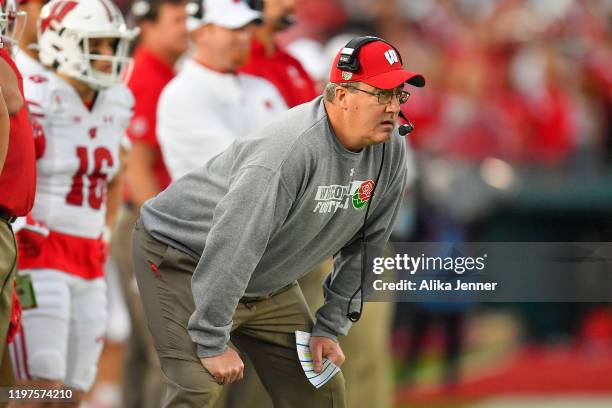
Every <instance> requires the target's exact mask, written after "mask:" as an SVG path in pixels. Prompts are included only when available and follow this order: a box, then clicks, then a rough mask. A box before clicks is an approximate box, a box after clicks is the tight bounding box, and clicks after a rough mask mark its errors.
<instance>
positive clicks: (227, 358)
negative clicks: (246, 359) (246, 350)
mask: <svg viewBox="0 0 612 408" xmlns="http://www.w3.org/2000/svg"><path fill="white" fill-rule="evenodd" d="M200 361H202V365H203V366H204V368H205V369H206V370H207V371H208V372H209V373H210V374H211V375H212V376H213V377H214V378H215V380H216V381H217V383H218V384H220V385H224V384H230V383H233V382H234V381H236V380H241V379H242V376H243V374H244V363H243V362H242V359H241V358H240V356H239V355H238V353H237V352H236V350H234V349H233V348H231V347H230V348H228V349H227V351H226V352H225V353H223V354H221V355H218V356H215V357H205V358H201V359H200Z"/></svg>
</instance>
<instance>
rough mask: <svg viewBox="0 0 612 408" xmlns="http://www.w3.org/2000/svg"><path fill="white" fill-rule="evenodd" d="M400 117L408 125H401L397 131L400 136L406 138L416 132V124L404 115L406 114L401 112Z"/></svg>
mask: <svg viewBox="0 0 612 408" xmlns="http://www.w3.org/2000/svg"><path fill="white" fill-rule="evenodd" d="M399 116H400V118H402V119H404V120H405V121H406V123H405V124H403V125H399V127H398V129H397V131H398V132H399V134H400V136H406V135H407V134H409V133H411V132H412V131H413V130H414V124H413V123H412V122H411V121H410V119H408V118H407V117H406V115H404V112H402V111H401V110H400V112H399Z"/></svg>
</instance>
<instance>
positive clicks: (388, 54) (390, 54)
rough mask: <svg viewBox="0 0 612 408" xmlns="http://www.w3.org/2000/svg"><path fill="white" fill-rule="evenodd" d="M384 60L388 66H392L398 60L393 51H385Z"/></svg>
mask: <svg viewBox="0 0 612 408" xmlns="http://www.w3.org/2000/svg"><path fill="white" fill-rule="evenodd" d="M385 58H386V59H387V61H388V62H389V65H393V64H395V63H396V62H399V58H398V57H397V53H396V52H395V50H389V51H386V52H385Z"/></svg>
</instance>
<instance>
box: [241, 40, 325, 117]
mask: <svg viewBox="0 0 612 408" xmlns="http://www.w3.org/2000/svg"><path fill="white" fill-rule="evenodd" d="M240 72H244V73H245V74H251V75H255V76H258V77H261V78H264V79H267V80H268V81H270V82H271V83H272V84H274V86H275V87H276V89H278V91H279V92H280V94H281V95H282V96H283V99H284V100H285V103H287V106H289V107H290V108H292V107H294V106H297V105H301V104H302V103H306V102H310V101H311V100H313V99H314V98H316V97H317V96H319V93H318V92H317V89H316V86H315V83H314V81H313V80H312V78H310V76H309V75H308V73H306V71H305V70H304V68H303V67H302V64H300V62H299V61H298V60H296V59H295V58H293V57H292V56H291V55H289V54H288V53H287V52H285V51H284V50H283V49H281V48H280V47H276V51H275V52H274V54H272V55H266V50H265V48H264V46H263V44H261V43H260V42H258V41H257V40H255V39H254V40H253V42H252V43H251V56H250V58H249V61H248V63H247V64H246V65H244V66H243V67H242V68H240Z"/></svg>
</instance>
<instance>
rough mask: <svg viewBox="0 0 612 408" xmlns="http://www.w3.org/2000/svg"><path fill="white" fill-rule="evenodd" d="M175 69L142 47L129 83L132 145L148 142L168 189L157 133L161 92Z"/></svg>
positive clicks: (159, 176) (157, 172)
mask: <svg viewBox="0 0 612 408" xmlns="http://www.w3.org/2000/svg"><path fill="white" fill-rule="evenodd" d="M174 75H175V72H174V68H173V67H172V66H171V65H169V64H167V63H166V62H164V61H162V60H161V59H160V58H159V57H157V56H156V55H154V54H153V53H151V52H150V51H149V50H147V49H146V48H145V47H142V46H141V47H139V48H138V49H137V50H136V52H135V53H134V68H133V71H132V76H131V77H130V80H129V82H128V88H130V90H131V91H132V93H133V94H134V99H135V103H134V116H133V117H132V121H131V122H130V126H129V127H128V130H127V135H128V137H129V138H130V140H132V142H133V143H145V144H147V145H149V146H151V147H152V148H153V149H155V150H156V152H157V155H156V156H157V157H156V160H155V163H154V164H153V172H154V173H155V176H156V178H157V182H158V183H159V186H160V187H161V188H162V190H163V189H165V188H166V187H168V185H169V184H170V181H171V178H170V174H169V173H168V170H167V169H166V165H165V164H164V161H163V157H162V153H161V149H160V147H159V143H158V142H157V134H156V133H155V125H156V114H157V101H158V100H159V96H160V95H161V92H162V90H163V89H164V87H165V86H166V84H167V83H168V82H170V80H172V78H174Z"/></svg>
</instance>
